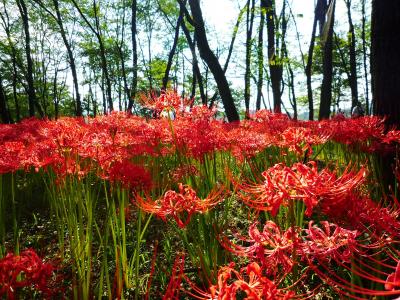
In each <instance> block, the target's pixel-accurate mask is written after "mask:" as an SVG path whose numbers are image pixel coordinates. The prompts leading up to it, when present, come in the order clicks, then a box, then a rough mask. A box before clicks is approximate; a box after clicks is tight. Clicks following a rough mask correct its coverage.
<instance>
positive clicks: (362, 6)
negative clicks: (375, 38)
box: [361, 0, 370, 115]
mask: <svg viewBox="0 0 400 300" xmlns="http://www.w3.org/2000/svg"><path fill="white" fill-rule="evenodd" d="M361 14H362V25H361V40H362V49H363V66H364V80H365V108H366V110H365V112H366V114H367V115H369V114H370V104H369V82H368V71H367V41H366V37H365V23H366V15H365V0H362V2H361Z"/></svg>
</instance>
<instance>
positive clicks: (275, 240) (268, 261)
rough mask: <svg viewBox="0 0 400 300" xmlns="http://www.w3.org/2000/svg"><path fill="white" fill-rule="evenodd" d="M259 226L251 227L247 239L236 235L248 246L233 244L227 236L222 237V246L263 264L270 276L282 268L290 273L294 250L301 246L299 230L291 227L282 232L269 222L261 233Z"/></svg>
mask: <svg viewBox="0 0 400 300" xmlns="http://www.w3.org/2000/svg"><path fill="white" fill-rule="evenodd" d="M257 225H258V223H257V222H255V223H253V224H252V225H251V226H250V227H249V230H248V234H249V236H248V237H246V238H244V237H241V236H238V235H235V237H236V238H237V239H238V240H239V241H241V242H243V243H245V244H248V245H247V246H242V245H239V244H237V243H233V242H232V241H230V240H229V239H228V238H227V237H226V236H222V237H221V243H222V245H223V246H224V247H225V248H226V249H228V250H229V251H230V252H232V253H234V254H236V255H238V256H245V257H249V258H251V259H253V260H256V261H258V262H261V264H262V266H263V267H264V268H265V270H266V271H267V273H269V274H273V275H275V274H276V273H277V272H278V270H279V269H280V268H282V269H283V272H284V273H285V274H286V273H288V272H290V270H291V269H292V267H293V264H294V262H293V260H292V258H291V255H292V253H293V249H294V247H297V245H300V240H299V235H298V231H299V230H298V228H292V227H291V228H289V229H288V230H286V231H285V232H282V231H281V230H280V228H279V227H278V225H276V224H275V223H274V222H272V221H268V222H267V223H266V224H265V225H264V228H263V231H262V232H260V231H259V230H258V228H257Z"/></svg>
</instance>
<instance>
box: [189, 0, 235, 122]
mask: <svg viewBox="0 0 400 300" xmlns="http://www.w3.org/2000/svg"><path fill="white" fill-rule="evenodd" d="M189 5H190V9H191V11H192V15H193V21H194V28H195V37H196V40H197V47H198V48H199V52H200V56H201V58H202V59H204V61H205V62H206V64H207V65H208V67H209V68H210V70H211V72H212V73H213V75H214V79H215V82H216V83H217V86H218V90H219V94H220V96H221V100H222V103H223V105H224V108H225V113H226V116H227V118H228V121H229V122H233V121H238V120H239V114H238V112H237V110H236V107H235V103H234V101H233V97H232V93H231V90H230V88H229V84H228V81H227V79H226V77H225V73H224V71H223V70H222V67H221V65H220V63H219V61H218V58H217V57H216V56H215V54H214V53H213V52H212V50H211V49H210V46H209V45H208V41H207V35H206V30H205V26H204V20H203V15H202V12H201V8H200V3H199V0H189Z"/></svg>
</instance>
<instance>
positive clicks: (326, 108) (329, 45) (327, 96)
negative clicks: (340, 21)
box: [318, 0, 336, 120]
mask: <svg viewBox="0 0 400 300" xmlns="http://www.w3.org/2000/svg"><path fill="white" fill-rule="evenodd" d="M335 6H336V0H331V2H330V5H329V9H328V13H327V14H328V18H327V21H326V25H325V26H326V27H327V28H326V34H325V33H324V37H323V49H324V50H323V56H324V57H323V78H322V86H321V101H320V108H319V117H318V119H319V120H322V119H329V116H330V114H331V103H332V76H333V65H332V58H333V53H332V51H333V25H334V20H335ZM324 30H325V28H324ZM325 35H326V36H325Z"/></svg>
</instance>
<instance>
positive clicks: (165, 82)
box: [162, 9, 183, 91]
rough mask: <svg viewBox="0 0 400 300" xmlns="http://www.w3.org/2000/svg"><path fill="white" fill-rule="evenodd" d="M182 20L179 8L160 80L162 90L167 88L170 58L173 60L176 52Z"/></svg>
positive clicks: (181, 11) (170, 64) (181, 12)
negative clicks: (171, 42)
mask: <svg viewBox="0 0 400 300" xmlns="http://www.w3.org/2000/svg"><path fill="white" fill-rule="evenodd" d="M182 21H183V10H182V9H180V10H179V16H178V20H177V21H176V27H175V36H174V41H173V44H172V48H171V51H170V52H169V55H168V61H167V67H166V69H165V73H164V77H163V80H162V89H163V90H164V91H165V90H166V89H167V85H168V80H169V72H170V71H171V67H172V60H173V58H174V55H175V52H176V46H177V45H178V39H179V29H180V27H181V23H182Z"/></svg>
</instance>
